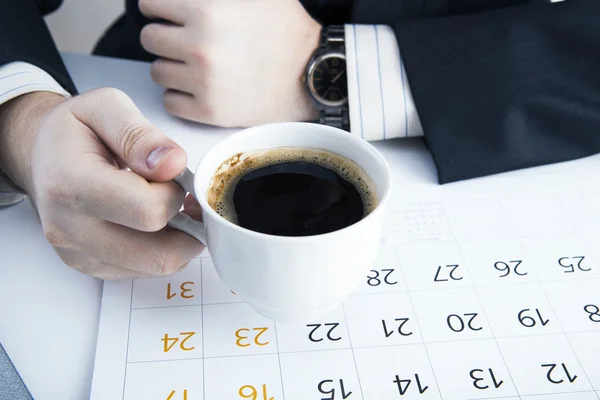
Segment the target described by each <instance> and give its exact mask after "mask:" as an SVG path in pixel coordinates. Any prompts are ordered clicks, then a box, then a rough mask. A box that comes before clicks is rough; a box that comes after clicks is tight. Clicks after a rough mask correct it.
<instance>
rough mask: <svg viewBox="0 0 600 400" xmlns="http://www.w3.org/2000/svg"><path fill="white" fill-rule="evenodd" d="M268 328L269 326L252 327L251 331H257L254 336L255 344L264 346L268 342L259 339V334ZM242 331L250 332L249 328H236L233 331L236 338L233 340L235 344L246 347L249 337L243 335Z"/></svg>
mask: <svg viewBox="0 0 600 400" xmlns="http://www.w3.org/2000/svg"><path fill="white" fill-rule="evenodd" d="M268 329H269V328H252V330H253V331H258V333H257V334H256V336H254V344H256V345H257V346H266V345H268V344H269V341H265V342H261V341H260V336H261V335H262V334H263V333H265V332H266V331H267V330H268ZM243 332H250V329H248V328H241V329H238V330H237V331H235V337H236V338H237V340H236V341H235V344H237V345H238V346H239V347H248V346H250V344H251V343H250V339H249V338H248V336H247V335H243Z"/></svg>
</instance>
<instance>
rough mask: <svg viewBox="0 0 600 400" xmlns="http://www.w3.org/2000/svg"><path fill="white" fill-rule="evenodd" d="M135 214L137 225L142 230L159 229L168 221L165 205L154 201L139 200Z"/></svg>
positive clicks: (153, 230) (152, 230)
mask: <svg viewBox="0 0 600 400" xmlns="http://www.w3.org/2000/svg"><path fill="white" fill-rule="evenodd" d="M136 214H137V215H136V218H137V221H138V225H139V227H140V229H142V230H144V231H149V232H156V231H159V230H161V229H162V228H164V227H165V226H166V225H167V223H168V222H169V213H168V210H167V207H166V206H165V205H164V204H160V203H156V202H141V203H140V204H139V205H138V207H137V213H136Z"/></svg>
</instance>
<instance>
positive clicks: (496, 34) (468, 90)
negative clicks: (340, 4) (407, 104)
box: [352, 0, 600, 183]
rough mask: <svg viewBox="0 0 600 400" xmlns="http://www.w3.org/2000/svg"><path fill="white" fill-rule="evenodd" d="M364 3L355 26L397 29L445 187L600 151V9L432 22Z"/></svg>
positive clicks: (549, 8)
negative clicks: (357, 24) (365, 24)
mask: <svg viewBox="0 0 600 400" xmlns="http://www.w3.org/2000/svg"><path fill="white" fill-rule="evenodd" d="M366 1H367V0H355V4H354V14H353V17H352V18H353V22H354V23H387V24H389V25H390V26H392V27H393V28H394V31H395V33H396V37H397V40H398V44H399V48H400V53H401V56H402V61H403V63H404V67H405V69H406V74H407V77H408V81H409V83H410V87H411V91H412V93H413V98H414V101H415V105H416V109H417V112H418V114H419V117H420V120H421V123H422V125H423V130H424V134H425V140H426V143H427V145H428V147H429V149H430V151H431V153H432V156H433V158H434V161H435V163H436V166H437V169H438V174H439V181H440V183H447V182H452V181H457V180H462V179H468V178H474V177H479V176H483V175H489V174H495V173H500V172H505V171H510V170H515V169H520V168H526V167H532V166H538V165H543V164H550V163H555V162H561V161H567V160H573V159H577V158H581V157H585V156H588V155H592V154H596V153H599V152H600V133H599V132H598V129H599V127H600V23H599V21H600V1H598V0H566V1H564V2H560V3H554V4H538V5H535V4H534V5H519V6H514V7H498V8H496V9H493V10H488V11H485V12H481V11H480V10H479V11H480V12H470V11H471V10H468V9H466V10H463V11H464V12H462V13H452V12H449V11H448V9H443V8H442V9H441V10H440V9H435V10H433V11H430V13H431V14H433V18H418V17H419V16H422V15H413V16H410V15H409V16H408V17H407V14H406V11H405V10H404V14H402V12H401V11H402V10H401V11H398V10H393V9H391V8H390V7H392V8H393V7H395V5H394V4H396V3H403V4H406V3H409V2H392V1H389V2H388V1H385V0H375V2H382V4H384V3H385V4H388V9H387V10H386V9H385V6H382V7H381V8H380V9H379V11H386V12H387V16H383V15H380V14H378V13H377V15H376V14H374V11H372V10H373V9H377V7H375V6H374V4H371V3H369V4H370V7H368V8H369V10H371V11H369V12H367V11H366V8H365V9H364V10H363V9H362V8H361V7H362V5H364V4H366ZM368 1H369V2H370V1H371V0H368ZM427 4H433V3H431V2H430V3H427ZM357 12H361V13H362V14H357ZM394 12H396V15H395V16H394V15H393V13H394ZM422 12H423V10H422V9H421V13H422ZM416 13H417V14H418V12H416ZM450 14H454V15H450Z"/></svg>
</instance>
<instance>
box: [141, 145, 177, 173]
mask: <svg viewBox="0 0 600 400" xmlns="http://www.w3.org/2000/svg"><path fill="white" fill-rule="evenodd" d="M171 150H173V148H172V147H167V146H161V147H157V148H155V149H154V150H152V151H151V152H150V154H148V158H147V159H146V164H147V165H148V168H150V169H154V168H156V166H157V165H158V164H159V163H160V160H162V159H163V158H164V157H165V156H166V155H167V153H168V152H169V151H171Z"/></svg>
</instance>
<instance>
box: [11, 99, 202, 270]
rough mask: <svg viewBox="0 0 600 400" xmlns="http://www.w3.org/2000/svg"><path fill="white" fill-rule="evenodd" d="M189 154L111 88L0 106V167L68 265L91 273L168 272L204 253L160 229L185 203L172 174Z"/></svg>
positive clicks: (191, 241) (193, 243)
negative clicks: (33, 209)
mask: <svg viewBox="0 0 600 400" xmlns="http://www.w3.org/2000/svg"><path fill="white" fill-rule="evenodd" d="M186 160H187V158H186V154H185V152H184V151H183V149H182V148H181V147H179V146H178V145H177V144H176V143H175V142H174V141H172V140H171V139H169V138H168V137H167V136H166V135H164V134H163V133H162V132H160V131H159V130H158V129H157V128H155V127H153V126H152V125H151V124H150V123H149V122H148V121H147V120H146V119H145V118H144V117H143V115H142V114H141V113H140V111H139V110H138V109H137V108H136V107H135V105H134V104H133V102H132V101H131V100H130V99H129V97H127V96H126V95H125V94H124V93H123V92H120V91H118V90H116V89H110V88H105V89H98V90H94V91H90V92H87V93H84V94H82V95H80V96H77V97H74V98H73V99H70V100H66V99H64V98H63V97H61V96H59V95H56V94H51V93H31V94H27V95H23V96H21V97H19V98H17V99H15V100H13V101H11V102H9V103H8V104H6V105H3V106H2V107H1V108H0V168H2V170H3V171H5V172H6V173H7V174H8V175H9V176H10V177H11V178H12V180H13V181H14V182H15V183H16V184H17V185H19V186H20V187H22V188H23V189H24V190H25V191H26V192H27V193H28V194H29V195H30V196H31V199H32V201H33V203H34V205H35V207H36V209H37V211H38V213H39V217H40V220H41V225H42V228H43V231H44V233H45V235H46V238H47V239H48V241H49V242H50V243H51V244H52V245H53V246H54V248H55V250H56V252H57V253H58V255H59V256H60V258H61V259H62V260H63V261H64V262H65V264H67V265H69V266H71V267H73V268H76V269H78V270H80V271H82V272H84V273H86V274H89V275H91V276H94V277H97V278H101V279H120V278H133V277H139V276H160V275H169V274H172V273H174V272H176V271H178V270H180V269H182V268H183V267H185V266H186V265H187V264H188V263H189V262H190V261H191V260H192V259H193V258H194V257H195V256H196V255H198V254H199V253H200V252H201V251H202V250H203V245H202V244H201V243H200V242H198V241H197V240H196V239H193V238H192V237H191V236H188V235H187V234H185V233H183V232H179V231H176V230H172V229H170V228H168V227H167V222H168V220H169V219H170V218H171V217H173V216H174V215H175V213H177V211H178V210H179V209H180V207H181V205H182V204H183V202H184V192H183V191H182V190H181V189H180V188H179V187H178V186H177V184H175V183H173V182H172V181H170V180H171V179H173V178H174V177H175V176H177V175H178V174H179V173H180V172H181V171H182V170H183V169H184V167H185V165H186ZM194 214H196V215H198V214H197V210H195V211H194Z"/></svg>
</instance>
